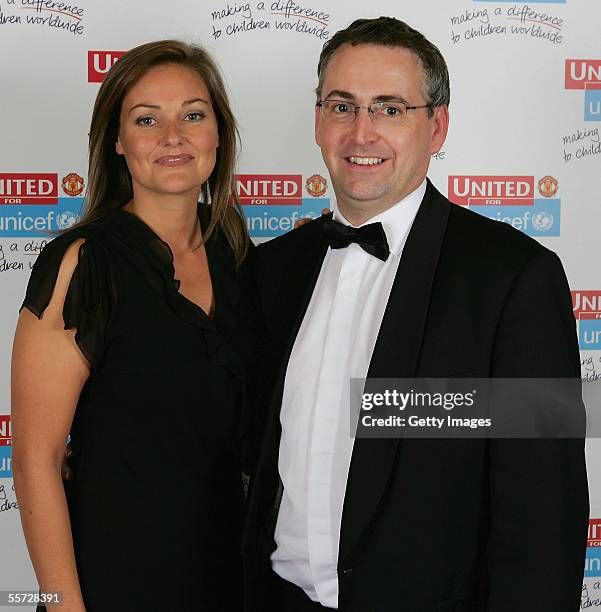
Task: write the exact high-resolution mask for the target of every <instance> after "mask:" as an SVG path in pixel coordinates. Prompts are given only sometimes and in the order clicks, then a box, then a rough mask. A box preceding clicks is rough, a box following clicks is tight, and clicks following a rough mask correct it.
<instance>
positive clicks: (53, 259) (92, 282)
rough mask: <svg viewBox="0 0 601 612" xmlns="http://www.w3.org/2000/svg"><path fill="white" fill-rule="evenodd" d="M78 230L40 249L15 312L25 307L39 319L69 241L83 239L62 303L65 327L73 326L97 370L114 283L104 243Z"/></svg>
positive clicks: (114, 287) (46, 304) (52, 288)
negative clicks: (22, 298) (23, 297)
mask: <svg viewBox="0 0 601 612" xmlns="http://www.w3.org/2000/svg"><path fill="white" fill-rule="evenodd" d="M84 229H85V228H82V229H81V230H79V231H73V232H69V233H68V234H63V235H61V236H59V237H57V238H55V239H54V240H52V241H51V242H49V243H48V244H47V245H46V246H45V247H44V248H43V249H42V251H41V252H40V254H39V255H38V258H37V260H36V262H35V264H34V266H33V269H32V271H31V277H30V279H29V283H28V285H27V292H26V294H25V299H24V300H23V304H22V305H21V308H20V309H19V312H20V311H21V310H22V309H23V308H27V309H28V310H30V311H31V312H32V313H33V314H35V315H36V316H37V317H38V318H41V317H42V315H43V313H44V311H45V310H46V308H47V307H48V304H49V303H50V299H51V298H52V292H53V291H54V286H55V284H56V279H57V277H58V272H59V269H60V266H61V262H62V260H63V257H64V255H65V253H66V251H67V249H68V248H69V246H71V244H73V242H75V241H76V240H78V239H81V238H83V239H85V242H84V243H82V244H81V246H80V247H79V259H78V263H77V266H76V268H75V270H74V272H73V275H72V277H71V281H70V284H69V288H68V289H67V294H66V296H65V303H64V305H63V321H64V324H65V329H76V332H75V342H76V343H77V345H78V346H79V348H80V350H81V352H82V353H83V354H84V356H85V357H86V359H87V360H88V361H89V363H90V365H91V366H92V369H94V370H96V369H98V367H99V365H100V363H101V361H102V358H103V356H104V353H105V349H106V345H107V340H106V332H107V325H108V323H109V320H110V318H111V314H112V311H113V304H114V301H115V296H116V286H115V281H114V277H113V274H112V272H111V262H110V258H109V256H108V252H107V249H106V246H105V245H104V244H103V241H102V239H101V238H100V237H99V236H95V235H94V233H93V232H92V233H89V232H83V231H82V230H84Z"/></svg>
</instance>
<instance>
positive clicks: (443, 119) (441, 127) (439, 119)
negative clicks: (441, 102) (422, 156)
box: [430, 106, 449, 155]
mask: <svg viewBox="0 0 601 612" xmlns="http://www.w3.org/2000/svg"><path fill="white" fill-rule="evenodd" d="M448 131H449V109H448V107H447V106H437V107H436V108H435V109H434V115H433V117H432V143H431V146H430V153H431V154H432V155H433V154H434V153H438V151H440V149H441V148H442V145H443V144H444V141H445V140H446V137H447V132H448Z"/></svg>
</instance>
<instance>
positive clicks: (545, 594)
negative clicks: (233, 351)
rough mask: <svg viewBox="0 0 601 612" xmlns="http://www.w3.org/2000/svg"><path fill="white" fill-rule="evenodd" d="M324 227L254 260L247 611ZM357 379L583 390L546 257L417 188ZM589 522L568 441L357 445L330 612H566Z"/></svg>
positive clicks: (275, 490) (266, 533) (269, 542)
mask: <svg viewBox="0 0 601 612" xmlns="http://www.w3.org/2000/svg"><path fill="white" fill-rule="evenodd" d="M321 223H322V220H321V219H317V220H315V221H313V222H311V223H308V224H307V225H305V226H303V227H302V228H300V229H297V230H295V231H293V232H290V233H289V234H286V235H284V236H281V237H279V238H276V239H274V240H272V241H270V242H269V243H266V244H264V245H261V246H260V247H259V248H257V249H255V252H254V254H253V256H252V258H253V261H252V267H253V270H254V273H255V276H256V280H257V284H258V289H259V295H260V299H261V302H262V307H263V310H264V314H265V318H266V321H267V324H268V332H267V337H266V339H265V343H266V346H265V350H264V355H263V356H262V358H261V360H260V368H261V371H262V375H261V377H260V378H261V380H260V385H259V393H258V408H259V411H260V414H262V416H263V419H262V420H258V421H257V423H258V425H257V428H258V429H259V430H261V433H262V445H261V450H260V454H259V457H258V463H257V466H256V473H255V475H254V478H253V481H252V484H251V492H250V499H249V514H248V522H247V527H246V532H245V537H244V557H245V563H246V572H247V577H248V587H249V590H248V599H249V602H250V608H249V609H253V610H256V611H257V612H262V610H264V609H266V607H267V606H266V604H265V601H266V599H265V598H267V599H268V597H269V593H268V592H266V591H265V589H264V588H263V579H264V577H265V576H266V575H267V572H268V571H269V567H270V562H269V555H270V553H271V552H272V551H273V550H274V547H275V544H274V541H273V532H274V527H275V521H276V517H277V512H278V506H279V501H280V499H281V481H280V479H279V475H278V448H279V440H280V432H281V426H280V421H279V413H280V405H281V399H282V391H283V385H284V378H285V374H286V367H287V363H288V359H289V357H290V352H291V350H292V346H293V343H294V341H295V338H296V334H297V332H298V329H299V326H300V324H301V321H302V319H303V316H304V314H305V310H306V308H307V305H308V303H309V300H310V297H311V294H312V292H313V288H314V286H315V282H316V279H317V276H318V274H319V271H320V268H321V264H322V261H323V258H324V255H325V253H326V250H327V248H328V247H327V244H326V242H325V240H324V236H323V232H322V227H321ZM368 376H369V377H376V378H396V377H402V378H411V377H433V378H434V377H449V376H460V377H462V378H467V377H480V378H486V377H500V378H501V377H507V378H510V377H533V378H534V377H540V378H552V377H579V376H580V360H579V353H578V345H577V339H576V331H575V321H574V318H573V314H572V305H571V300H570V293H569V289H568V285H567V282H566V278H565V274H564V272H563V268H562V266H561V263H560V261H559V259H558V257H557V256H556V255H555V254H554V253H553V252H551V251H549V250H548V249H546V248H544V247H543V246H541V245H540V244H539V243H538V242H536V241H535V240H532V239H531V238H528V237H527V236H526V235H524V234H522V233H520V232H518V231H517V230H514V229H513V228H511V227H509V226H508V225H506V224H504V223H499V222H497V221H491V220H488V219H486V218H484V217H482V216H480V215H477V214H475V213H473V212H471V211H469V210H465V209H463V208H461V207H459V206H456V205H453V204H450V203H449V201H448V200H447V199H446V198H445V197H444V196H442V195H441V194H440V193H439V192H438V191H437V190H436V189H435V188H434V187H433V186H432V184H431V183H429V182H428V187H427V190H426V194H425V197H424V200H423V202H422V204H421V206H420V209H419V212H418V214H417V216H416V218H415V221H414V224H413V226H412V229H411V231H410V233H409V236H408V238H407V241H406V244H405V247H404V251H403V255H402V257H401V261H400V264H399V268H398V272H397V275H396V279H395V281H394V284H393V287H392V291H391V294H390V298H389V301H388V305H387V308H386V311H385V314H384V318H383V321H382V325H381V327H380V331H379V335H378V338H377V341H376V345H375V349H374V352H373V356H372V359H371V363H370V367H369V373H368ZM311 384H312V381H307V385H311ZM261 411H262V412H261ZM587 522H588V492H587V481H586V470H585V462H584V443H583V441H582V440H574V439H571V440H561V439H554V440H542V439H539V440H527V439H522V440H515V439H514V440H510V439H490V440H482V439H469V440H468V439H437V440H434V439H420V440H418V439H402V440H399V439H357V440H356V441H355V446H354V450H353V455H352V461H351V465H350V472H349V476H348V483H347V488H346V496H345V500H344V509H343V516H342V527H341V538H340V551H339V559H338V576H339V584H340V594H339V609H340V610H341V611H342V612H393V611H394V612H401V611H402V612H468V611H469V612H476V611H477V612H481V611H482V612H484V611H486V612H539V611H540V612H576V611H577V610H579V604H580V594H581V588H582V575H583V566H584V555H585V546H586V533H587ZM282 612H294V611H282Z"/></svg>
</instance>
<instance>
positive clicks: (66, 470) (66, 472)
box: [61, 442, 74, 482]
mask: <svg viewBox="0 0 601 612" xmlns="http://www.w3.org/2000/svg"><path fill="white" fill-rule="evenodd" d="M72 455H73V451H72V450H71V442H68V443H67V446H66V447H65V454H64V455H63V462H62V464H61V477H62V479H63V480H64V481H65V482H71V481H72V480H73V478H74V474H73V470H72V469H71V466H70V465H69V459H71V456H72Z"/></svg>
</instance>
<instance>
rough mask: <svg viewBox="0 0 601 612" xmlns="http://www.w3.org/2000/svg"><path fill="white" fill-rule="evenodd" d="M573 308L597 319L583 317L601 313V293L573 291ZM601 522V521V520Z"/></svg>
mask: <svg viewBox="0 0 601 612" xmlns="http://www.w3.org/2000/svg"><path fill="white" fill-rule="evenodd" d="M571 293H572V308H573V310H574V316H575V317H576V318H577V319H584V318H597V317H583V316H582V315H583V314H586V313H589V314H596V313H598V312H601V291H599V290H598V289H594V290H587V291H572V292H571ZM600 520H601V519H600Z"/></svg>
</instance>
